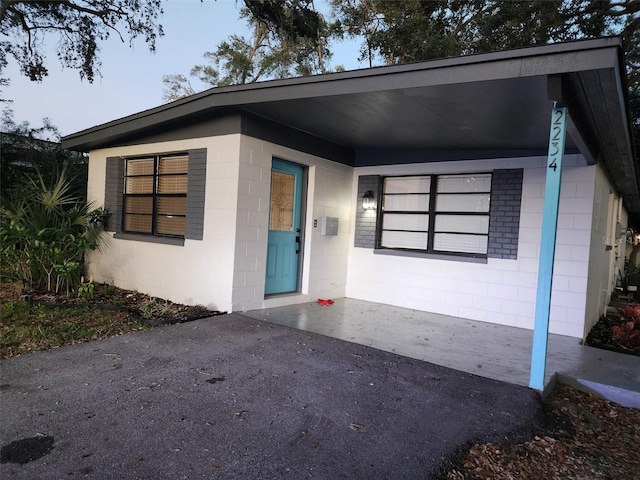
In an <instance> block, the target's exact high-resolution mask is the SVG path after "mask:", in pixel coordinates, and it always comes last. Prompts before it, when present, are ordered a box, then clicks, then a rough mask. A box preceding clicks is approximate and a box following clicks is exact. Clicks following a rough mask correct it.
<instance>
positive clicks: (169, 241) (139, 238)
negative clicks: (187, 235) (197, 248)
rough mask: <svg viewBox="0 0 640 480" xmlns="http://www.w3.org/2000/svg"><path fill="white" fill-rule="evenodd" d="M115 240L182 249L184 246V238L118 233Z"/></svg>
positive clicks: (114, 236)
mask: <svg viewBox="0 0 640 480" xmlns="http://www.w3.org/2000/svg"><path fill="white" fill-rule="evenodd" d="M113 238H117V239H119V240H133V241H135V242H145V243H160V244H162V245H176V246H180V247H181V246H183V245H184V238H171V237H154V236H152V235H136V234H135V233H116V234H114V235H113Z"/></svg>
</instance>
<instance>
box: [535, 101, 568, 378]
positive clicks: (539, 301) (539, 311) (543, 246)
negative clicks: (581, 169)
mask: <svg viewBox="0 0 640 480" xmlns="http://www.w3.org/2000/svg"><path fill="white" fill-rule="evenodd" d="M566 125H567V109H566V107H559V108H555V107H554V109H553V110H552V112H551V131H550V132H549V155H548V158H547V170H546V172H547V179H546V184H545V190H544V210H543V213H542V238H541V240H540V265H539V267H538V293H537V296H536V313H535V322H534V325H533V348H532V351H531V372H530V377H529V387H531V388H535V389H536V390H543V389H544V374H545V367H546V363H547V342H548V337H549V314H550V311H551V285H552V281H553V257H554V254H555V251H556V232H557V229H558V206H559V204H560V181H561V180H562V157H563V155H564V142H565V137H566V133H567V130H566Z"/></svg>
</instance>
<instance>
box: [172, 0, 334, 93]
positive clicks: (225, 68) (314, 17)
mask: <svg viewBox="0 0 640 480" xmlns="http://www.w3.org/2000/svg"><path fill="white" fill-rule="evenodd" d="M287 3H288V4H289V5H290V6H291V9H284V10H283V5H286V4H287ZM309 3H310V2H308V1H307V0H290V1H289V2H270V1H269V2H252V1H249V0H247V2H246V4H247V5H250V7H247V8H244V9H242V10H241V12H240V15H241V17H243V18H245V19H246V20H247V24H248V26H249V27H250V29H251V33H252V35H251V37H250V38H247V37H243V36H240V35H231V36H230V37H229V38H228V39H227V40H225V41H223V42H221V43H220V44H218V46H217V47H216V49H215V50H213V51H208V52H205V53H204V55H203V57H204V59H205V60H206V63H204V64H200V65H196V66H194V67H193V68H192V69H191V72H190V74H189V76H190V77H191V78H192V79H197V80H198V81H199V82H201V83H203V84H204V85H207V86H227V85H241V84H246V83H254V82H257V81H261V80H269V79H276V78H288V77H296V76H308V75H313V74H317V73H325V72H327V71H328V69H327V67H326V62H327V61H328V60H329V59H330V58H331V52H330V51H329V50H328V48H327V44H328V42H329V37H330V34H331V33H330V27H329V24H328V23H327V22H326V21H325V20H324V18H323V17H322V16H321V15H320V14H317V13H316V12H314V11H313V10H311V9H309V8H308V4H309ZM294 7H295V8H294ZM298 10H300V12H302V13H300V12H299V13H295V12H296V11H298ZM305 15H309V18H307V17H306V16H305ZM162 81H163V83H164V86H165V89H164V99H165V100H166V101H172V100H176V99H178V98H181V97H184V96H187V95H191V94H193V93H195V89H194V88H193V86H192V85H191V80H190V78H189V77H187V76H185V75H183V74H172V75H165V76H164V77H163V79H162Z"/></svg>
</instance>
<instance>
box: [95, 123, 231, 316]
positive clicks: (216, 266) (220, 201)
mask: <svg viewBox="0 0 640 480" xmlns="http://www.w3.org/2000/svg"><path fill="white" fill-rule="evenodd" d="M196 148H206V149H207V179H206V194H205V215H204V240H202V241H197V240H185V243H184V246H176V245H163V244H155V243H149V242H144V241H133V240H124V239H117V238H113V236H112V235H113V234H108V236H109V238H107V241H106V242H105V243H104V245H103V247H102V249H101V250H100V251H99V252H93V253H91V254H90V255H89V257H88V273H89V274H90V275H92V276H93V277H94V279H95V280H96V281H98V282H104V283H113V284H114V285H116V286H118V287H121V288H126V289H131V290H137V291H140V292H143V293H147V294H149V295H152V296H157V297H160V298H166V299H168V300H171V301H174V302H179V303H184V304H187V305H196V304H200V305H205V306H207V307H209V308H210V309H215V310H221V311H230V310H231V308H232V305H233V303H232V295H233V271H234V261H233V258H234V257H233V254H234V249H235V239H236V228H235V225H236V215H237V203H238V178H239V171H238V157H239V151H240V135H224V136H218V137H211V138H201V139H192V140H181V141H174V142H160V143H150V144H145V145H134V146H126V147H117V148H109V149H101V150H95V151H92V152H91V156H90V158H89V183H88V198H89V200H90V201H93V202H94V203H95V205H96V206H100V205H102V204H103V203H104V189H105V174H106V159H107V157H114V156H123V157H126V156H135V155H146V154H154V153H164V152H172V151H184V150H188V149H196Z"/></svg>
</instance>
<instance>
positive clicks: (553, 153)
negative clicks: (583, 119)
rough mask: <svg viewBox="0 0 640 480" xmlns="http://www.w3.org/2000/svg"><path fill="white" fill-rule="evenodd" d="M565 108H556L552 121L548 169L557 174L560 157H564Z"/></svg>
mask: <svg viewBox="0 0 640 480" xmlns="http://www.w3.org/2000/svg"><path fill="white" fill-rule="evenodd" d="M566 114H567V110H566V109H565V108H554V109H553V113H552V121H551V134H550V135H549V165H548V168H551V169H553V171H554V172H555V171H556V170H557V169H558V156H559V155H562V150H563V148H562V146H561V145H562V143H564V129H565V117H566Z"/></svg>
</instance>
